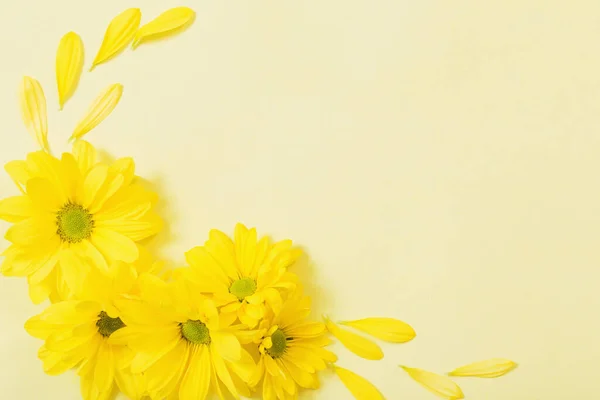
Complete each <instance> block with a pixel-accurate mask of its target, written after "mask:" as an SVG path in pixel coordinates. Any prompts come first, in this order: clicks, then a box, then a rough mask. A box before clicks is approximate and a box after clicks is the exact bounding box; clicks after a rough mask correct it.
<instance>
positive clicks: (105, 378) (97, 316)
mask: <svg viewBox="0 0 600 400" xmlns="http://www.w3.org/2000/svg"><path fill="white" fill-rule="evenodd" d="M136 279H137V271H136V268H135V267H134V266H133V265H129V264H124V263H116V264H114V265H112V266H111V267H110V269H109V271H108V273H100V272H99V271H91V272H90V275H89V276H88V278H87V280H86V282H85V285H86V287H87V288H88V289H89V290H87V291H86V293H87V296H86V298H85V299H84V300H67V301H61V302H58V303H54V304H52V305H50V306H49V307H48V308H47V309H46V310H45V311H43V312H42V313H41V314H39V315H37V316H35V317H33V318H31V319H29V320H28V321H27V322H26V324H25V329H26V330H27V332H29V334H31V335H32V336H34V337H37V338H40V339H43V340H44V345H43V346H42V347H41V348H40V350H39V352H38V356H39V358H40V359H41V360H42V362H43V368H44V371H45V372H46V373H48V374H49V375H58V374H62V373H64V372H65V371H67V370H69V369H71V368H75V367H76V368H77V373H78V375H79V376H80V380H81V394H82V396H83V398H84V399H85V400H104V399H109V398H111V396H112V395H114V392H115V390H116V387H118V388H119V389H120V390H121V391H123V392H124V393H125V394H127V396H128V397H129V398H131V399H134V400H138V399H141V398H142V397H143V396H144V395H145V388H144V387H143V385H144V379H143V377H142V376H141V375H138V376H135V375H133V374H131V373H130V370H129V368H128V366H129V363H130V362H131V359H132V358H133V356H134V354H133V353H132V352H131V350H130V349H128V348H127V347H126V346H123V345H115V344H113V343H110V342H109V338H110V336H111V335H113V334H114V333H115V332H118V331H119V330H120V329H122V328H123V327H124V326H125V324H124V323H123V321H122V320H121V318H119V311H118V310H117V308H115V305H114V300H115V299H116V298H117V297H118V296H120V295H121V294H124V293H128V292H133V293H136V288H137V283H136ZM115 383H116V386H115Z"/></svg>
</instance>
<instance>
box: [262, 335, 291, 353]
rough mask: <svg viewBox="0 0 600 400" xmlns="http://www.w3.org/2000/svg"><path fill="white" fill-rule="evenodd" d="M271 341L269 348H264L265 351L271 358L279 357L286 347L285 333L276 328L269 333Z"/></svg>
mask: <svg viewBox="0 0 600 400" xmlns="http://www.w3.org/2000/svg"><path fill="white" fill-rule="evenodd" d="M271 342H273V345H272V346H271V348H270V349H265V351H266V352H267V354H269V355H270V356H271V357H273V358H278V357H281V356H282V355H283V353H285V349H286V348H287V337H286V336H285V333H283V331H282V330H281V329H277V330H276V331H275V332H273V334H272V335H271Z"/></svg>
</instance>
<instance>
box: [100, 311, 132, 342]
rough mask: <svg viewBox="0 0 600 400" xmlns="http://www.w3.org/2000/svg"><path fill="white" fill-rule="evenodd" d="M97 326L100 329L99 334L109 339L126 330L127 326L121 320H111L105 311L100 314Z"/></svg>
mask: <svg viewBox="0 0 600 400" xmlns="http://www.w3.org/2000/svg"><path fill="white" fill-rule="evenodd" d="M96 326H97V327H98V332H99V333H100V334H101V335H102V336H104V337H109V336H110V335H112V334H113V333H114V332H115V331H118V330H119V329H121V328H125V324H124V323H123V321H121V318H119V317H117V318H111V317H109V316H108V314H107V313H106V312H104V311H101V312H100V314H98V321H96Z"/></svg>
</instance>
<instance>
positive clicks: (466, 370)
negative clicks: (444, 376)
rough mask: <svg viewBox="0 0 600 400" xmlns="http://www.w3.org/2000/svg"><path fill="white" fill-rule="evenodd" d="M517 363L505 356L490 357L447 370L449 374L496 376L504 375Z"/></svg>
mask: <svg viewBox="0 0 600 400" xmlns="http://www.w3.org/2000/svg"><path fill="white" fill-rule="evenodd" d="M517 365H518V364H517V363H516V362H514V361H511V360H507V359H505V358H491V359H489V360H484V361H478V362H474V363H472V364H469V365H465V366H462V367H459V368H456V369H455V370H454V371H452V372H449V373H448V375H450V376H471V377H477V378H497V377H499V376H502V375H505V374H507V373H509V372H510V371H512V370H513V369H515V368H516V367H517Z"/></svg>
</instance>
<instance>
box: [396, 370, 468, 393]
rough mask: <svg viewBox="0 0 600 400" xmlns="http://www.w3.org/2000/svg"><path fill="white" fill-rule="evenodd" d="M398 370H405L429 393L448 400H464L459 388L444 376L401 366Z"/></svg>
mask: <svg viewBox="0 0 600 400" xmlns="http://www.w3.org/2000/svg"><path fill="white" fill-rule="evenodd" d="M400 368H402V369H403V370H405V371H406V373H407V374H408V375H409V376H410V377H411V378H413V379H414V380H415V381H416V382H417V383H418V384H420V385H421V386H423V387H424V388H425V389H427V390H429V391H430V392H431V393H434V394H436V395H438V396H440V397H443V398H445V399H448V400H459V399H464V398H465V395H464V394H463V392H462V390H461V389H460V387H459V386H458V385H457V384H456V383H454V382H453V381H452V380H451V379H450V378H448V377H446V376H443V375H438V374H434V373H433V372H429V371H425V370H422V369H419V368H409V367H405V366H403V365H400Z"/></svg>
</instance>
